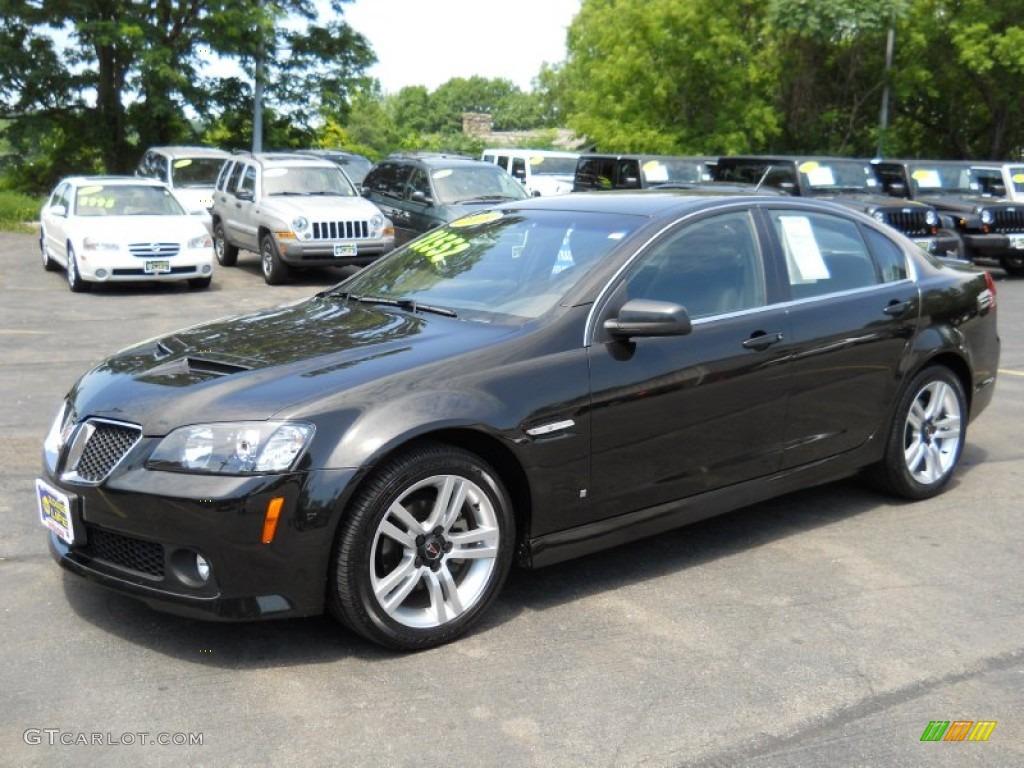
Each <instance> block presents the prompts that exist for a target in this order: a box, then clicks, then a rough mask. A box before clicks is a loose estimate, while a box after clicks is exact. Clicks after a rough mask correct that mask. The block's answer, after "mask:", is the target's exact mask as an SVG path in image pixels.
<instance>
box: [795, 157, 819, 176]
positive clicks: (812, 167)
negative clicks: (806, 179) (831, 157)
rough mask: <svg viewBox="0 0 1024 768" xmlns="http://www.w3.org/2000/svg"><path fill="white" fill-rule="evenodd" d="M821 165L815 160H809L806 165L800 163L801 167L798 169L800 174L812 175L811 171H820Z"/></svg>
mask: <svg viewBox="0 0 1024 768" xmlns="http://www.w3.org/2000/svg"><path fill="white" fill-rule="evenodd" d="M818 167H819V163H817V162H815V161H814V160H808V161H807V162H806V163H800V167H799V168H798V169H797V170H799V171H800V173H810V172H811V171H816V170H818Z"/></svg>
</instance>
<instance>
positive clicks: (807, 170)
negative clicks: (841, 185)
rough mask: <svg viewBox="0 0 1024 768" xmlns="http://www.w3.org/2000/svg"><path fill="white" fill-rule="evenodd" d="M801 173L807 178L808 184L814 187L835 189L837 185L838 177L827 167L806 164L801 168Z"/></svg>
mask: <svg viewBox="0 0 1024 768" xmlns="http://www.w3.org/2000/svg"><path fill="white" fill-rule="evenodd" d="M800 172H801V173H803V174H805V175H806V176H807V183H808V184H810V185H811V186H812V187H834V186H835V185H836V177H835V175H834V174H833V173H832V169H831V168H830V167H829V166H827V165H818V163H804V164H803V165H801V166H800Z"/></svg>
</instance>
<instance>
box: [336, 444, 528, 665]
mask: <svg viewBox="0 0 1024 768" xmlns="http://www.w3.org/2000/svg"><path fill="white" fill-rule="evenodd" d="M438 499H448V500H449V502H450V501H451V499H456V500H459V501H460V503H458V504H457V505H456V504H451V505H449V503H445V504H443V505H437V508H436V509H435V502H437V501H438ZM442 507H443V508H444V509H445V510H448V514H442V513H441V511H440V509H441V508H442ZM432 518H433V519H432ZM424 525H426V526H427V527H423V526H424ZM466 537H468V539H467V541H465V542H464V543H462V544H461V545H460V543H459V539H460V538H466ZM514 539H515V522H514V519H513V516H512V506H511V503H510V502H509V497H508V494H507V493H506V492H505V489H504V487H503V486H502V484H501V481H500V479H499V478H498V475H497V473H496V472H495V471H494V470H493V469H491V467H489V466H488V465H487V463H486V462H484V461H482V460H481V459H480V458H479V457H478V456H476V455H474V454H472V453H469V452H468V451H464V450H462V449H460V448H455V447H452V446H448V445H444V444H441V443H420V444H418V445H415V446H412V447H410V448H409V449H408V450H407V451H405V452H403V453H402V454H400V455H398V456H395V457H394V458H392V459H390V460H388V461H387V462H385V463H384V464H382V465H381V466H380V468H379V469H377V470H376V472H375V473H374V474H373V475H372V476H371V478H370V479H369V480H368V481H367V482H366V484H365V485H364V486H363V487H362V489H361V490H360V491H359V492H358V494H357V495H356V497H355V499H354V500H353V502H352V503H351V504H350V505H349V507H348V508H347V509H346V513H345V517H344V519H343V520H342V523H341V525H340V527H339V530H338V535H337V540H336V542H335V548H334V553H333V555H332V558H331V569H330V573H329V576H328V606H329V608H330V610H331V613H333V614H334V616H335V617H337V618H338V619H340V620H341V621H342V622H343V623H344V624H346V625H347V626H349V627H350V628H351V629H353V630H355V631H356V632H358V633H359V634H361V635H363V636H364V637H366V638H367V639H369V640H372V641H373V642H375V643H379V644H380V645H383V646H385V647H388V648H396V649H400V650H419V649H423V648H431V647H433V646H437V645H441V644H443V643H447V642H449V641H451V640H453V639H455V638H456V637H458V636H459V635H461V634H462V633H463V632H465V631H467V630H468V629H469V628H470V627H471V626H472V625H473V624H474V623H475V622H476V621H477V620H478V619H479V618H480V616H481V615H482V614H483V613H484V612H485V611H486V610H487V608H488V607H489V606H490V604H491V603H492V602H493V601H494V598H495V597H496V596H497V594H498V592H499V591H500V590H501V587H502V585H503V584H504V583H505V579H506V577H507V576H508V572H509V568H510V567H511V564H512V552H513V544H514ZM471 552H472V553H474V554H472V556H470V557H459V556H458V555H459V554H460V553H463V554H469V553H471Z"/></svg>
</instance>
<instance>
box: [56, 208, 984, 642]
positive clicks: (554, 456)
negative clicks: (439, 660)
mask: <svg viewBox="0 0 1024 768" xmlns="http://www.w3.org/2000/svg"><path fill="white" fill-rule="evenodd" d="M998 359H999V339H998V336H997V332H996V291H995V286H994V284H993V282H992V280H991V278H990V277H989V275H988V274H987V273H985V272H982V271H979V270H977V269H976V268H974V267H970V266H963V265H960V264H955V263H944V262H942V261H939V260H937V259H935V258H933V257H931V256H929V255H928V254H926V253H925V252H924V251H922V250H921V249H920V248H918V247H917V246H915V245H914V244H913V243H911V242H910V241H909V240H906V239H904V238H903V237H902V236H901V235H899V234H898V233H896V232H894V231H893V230H892V229H890V228H887V227H884V226H883V225H881V224H879V223H878V222H876V221H874V220H873V219H871V218H869V217H866V216H863V215H861V214H859V213H856V212H853V211H850V210H848V209H846V208H842V207H840V206H837V205H834V204H831V203H826V202H818V201H810V200H801V199H791V198H779V197H735V196H733V197H722V196H707V195H680V194H677V193H668V192H658V193H629V194H624V195H620V194H618V193H605V194H592V195H588V194H585V195H570V196H562V197H545V198H536V199H533V200H527V201H517V202H516V203H514V204H509V205H508V207H503V208H500V209H493V210H490V211H486V212H482V213H477V214H474V215H472V216H470V217H467V218H463V219H460V220H457V221H455V222H453V223H451V224H450V225H448V226H445V227H443V228H441V229H438V230H435V231H434V232H432V233H430V234H428V235H425V236H423V237H421V238H418V239H417V240H414V241H413V242H411V243H409V244H408V245H407V246H406V247H404V248H400V249H398V250H396V251H395V252H393V253H392V254H390V255H389V256H387V257H386V258H383V259H381V260H380V261H378V262H376V263H375V264H373V265H371V266H370V267H367V268H366V269H365V270H363V271H362V272H360V273H358V274H356V275H354V276H352V277H351V278H349V279H348V280H346V281H344V282H342V283H340V284H339V285H337V286H335V287H334V288H332V289H330V290H326V291H323V292H321V293H319V294H317V295H315V296H312V297H310V298H308V299H305V300H303V301H299V302H297V303H293V304H289V305H285V306H281V307H277V308H274V309H268V310H264V311H262V312H258V313H256V314H250V315H242V316H239V317H236V318H233V319H227V320H220V321H216V322H212V323H207V324H205V325H200V326H197V327H193V328H190V329H186V330H182V331H179V332H177V333H173V334H171V335H169V336H166V337H163V338H158V339H154V340H150V341H146V342H143V343H141V344H139V345H137V346H135V347H132V348H130V349H127V350H125V351H123V352H121V353H119V354H117V355H114V356H113V357H111V358H109V359H108V360H106V361H104V362H102V363H101V364H99V365H98V366H96V367H95V368H94V369H93V370H91V371H89V372H88V373H86V374H85V375H84V376H83V377H82V378H81V379H80V380H79V381H78V382H77V383H76V384H75V385H74V387H72V389H71V391H70V392H69V393H68V395H67V398H66V401H65V402H64V404H63V405H62V406H61V407H60V409H59V412H58V414H57V417H56V419H55V421H54V423H53V427H52V429H51V430H50V433H49V434H48V436H47V437H46V440H45V446H44V471H43V476H42V478H41V479H40V480H39V481H38V482H37V493H38V498H39V513H40V516H41V518H42V521H43V523H44V524H45V525H46V526H47V527H48V528H49V529H50V544H51V548H52V551H53V553H54V555H55V557H56V559H57V560H58V561H59V562H60V564H61V565H62V566H64V567H65V568H67V569H68V570H70V571H71V572H73V573H76V574H79V575H81V576H83V577H85V578H87V579H90V580H91V581H94V582H97V583H99V584H103V585H106V586H108V587H112V588H114V589H118V590H120V591H122V592H126V593H128V594H132V595H135V596H138V597H140V598H142V599H143V600H145V601H147V602H149V603H150V604H152V605H154V606H157V607H162V608H164V609H167V610H171V611H176V612H180V613H184V614H187V615H199V616H206V617H209V618H219V619H253V618H274V617H285V616H304V615H310V614H316V613H319V612H322V611H324V610H325V609H328V610H330V611H331V612H332V613H333V614H334V615H335V616H337V617H338V618H339V619H340V620H341V621H342V622H343V623H344V624H346V625H347V626H349V627H351V628H352V629H353V630H355V631H356V632H358V633H361V634H362V635H364V636H366V637H367V638H369V639H371V640H373V641H376V642H378V643H381V644H384V645H387V646H390V647H395V648H403V649H415V648H424V647H429V646H432V645H437V644H439V643H443V642H446V641H448V640H450V639H452V638H454V637H456V636H457V635H459V634H460V633H462V632H464V631H466V630H467V629H468V628H469V627H470V626H471V625H472V624H473V623H474V622H475V621H477V620H478V619H479V618H480V616H481V614H483V613H484V611H485V610H486V609H487V607H488V605H489V604H490V603H491V602H492V601H493V600H494V599H495V596H496V595H497V593H498V591H499V589H500V587H501V585H502V583H503V582H504V580H505V577H506V575H507V573H508V571H509V568H510V566H511V565H512V563H513V561H515V562H518V563H519V564H520V565H522V566H526V567H536V566H543V565H547V564H550V563H555V562H558V561H561V560H564V559H567V558H570V557H574V556H577V555H581V554H584V553H588V552H593V551H596V550H600V549H603V548H606V547H611V546H615V545H619V544H623V543H625V542H629V541H632V540H635V539H637V538H640V537H644V536H650V535H652V534H658V533H660V532H663V531H666V530H668V529H671V528H673V527H676V526H679V525H682V524H685V523H689V522H692V521H695V520H698V519H701V518H705V517H708V516H711V515H715V514H718V513H721V512H725V511H727V510H731V509H735V508H737V507H740V506H744V505H749V504H753V503H756V502H758V501H760V500H763V499H767V498H769V497H772V496H776V495H779V494H783V493H787V492H789V491H792V490H794V489H797V488H803V487H806V486H809V485H814V484H819V483H825V482H829V481H832V480H835V479H837V478H840V477H844V476H848V475H851V474H854V473H857V472H859V471H861V470H867V474H868V475H870V477H871V478H873V479H874V480H875V481H876V482H877V483H879V484H880V485H881V486H882V487H884V488H886V489H888V490H889V491H891V492H893V493H895V494H898V495H900V496H903V497H907V498H911V499H922V498H927V497H929V496H932V495H934V494H936V493H938V492H939V491H940V490H942V488H943V487H944V486H946V484H947V483H948V482H949V480H950V477H951V476H952V475H953V473H954V471H955V469H956V467H957V464H958V462H959V459H960V455H961V451H962V449H963V446H964V440H965V437H966V430H967V425H968V422H969V421H970V420H971V419H973V418H974V417H975V416H977V415H978V414H979V413H980V412H981V411H982V410H983V409H984V408H985V407H986V406H987V405H988V404H989V402H990V401H991V398H992V393H993V389H994V384H995V378H996V369H997V366H998Z"/></svg>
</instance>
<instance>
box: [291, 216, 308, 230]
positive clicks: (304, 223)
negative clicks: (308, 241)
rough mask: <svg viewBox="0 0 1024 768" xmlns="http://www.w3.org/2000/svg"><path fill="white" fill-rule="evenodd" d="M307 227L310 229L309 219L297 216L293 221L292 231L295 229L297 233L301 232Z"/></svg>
mask: <svg viewBox="0 0 1024 768" xmlns="http://www.w3.org/2000/svg"><path fill="white" fill-rule="evenodd" d="M307 227H309V219H307V218H306V217H305V216H296V217H295V218H294V219H292V229H294V230H295V231H296V232H301V231H302V230H304V229H306V228H307Z"/></svg>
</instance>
